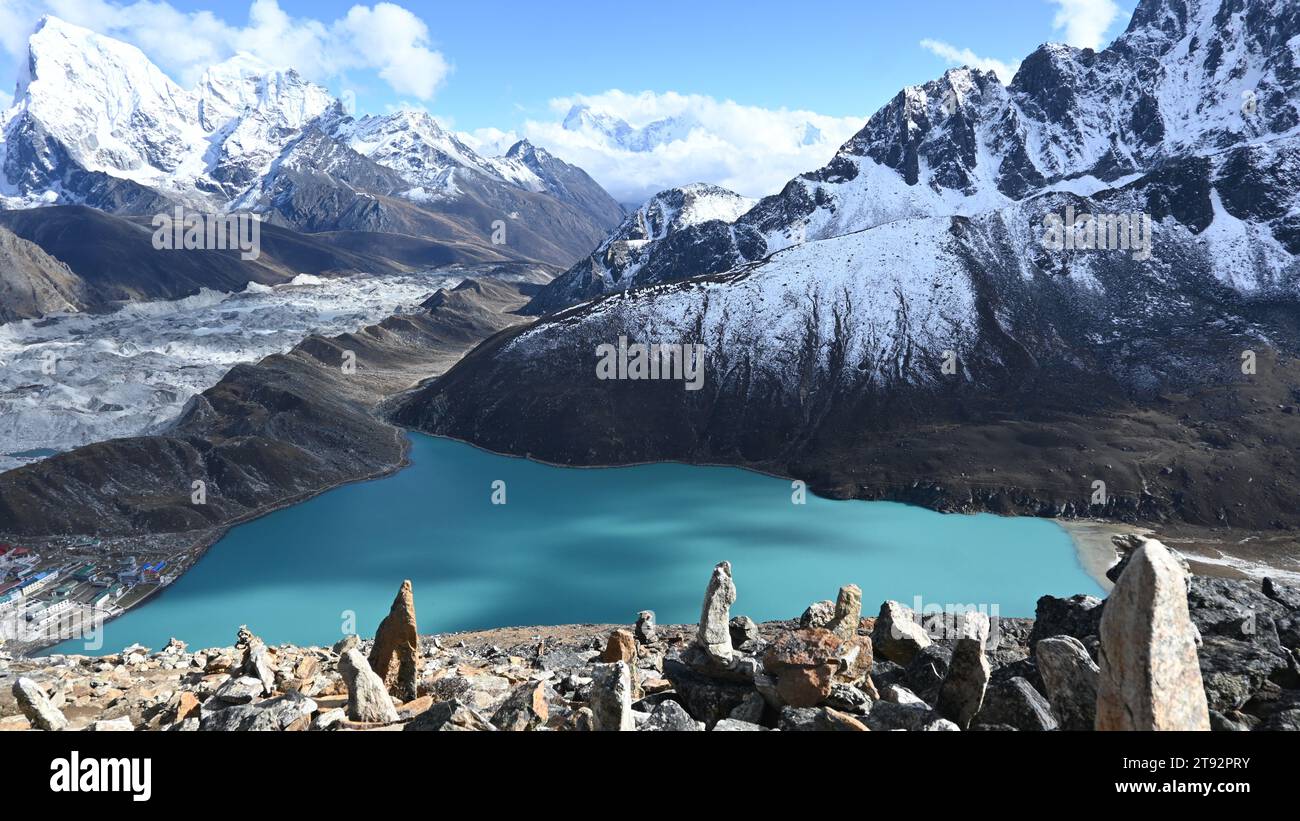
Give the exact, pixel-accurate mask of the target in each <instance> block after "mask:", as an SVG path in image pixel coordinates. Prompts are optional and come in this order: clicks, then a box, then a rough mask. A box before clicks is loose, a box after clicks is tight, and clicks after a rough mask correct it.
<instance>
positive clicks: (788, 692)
mask: <svg viewBox="0 0 1300 821" xmlns="http://www.w3.org/2000/svg"><path fill="white" fill-rule="evenodd" d="M841 643H842V642H841V641H840V639H839V638H838V637H836V636H835V634H834V633H832V632H831V631H829V630H826V629H825V628H821V627H811V628H808V629H801V630H791V631H788V632H785V633H782V634H780V635H779V636H777V637H776V638H775V639H774V640H773V641H772V643H771V644H769V645H768V647H767V651H766V652H765V653H764V655H763V668H764V670H766V671H767V673H768V674H770V675H773V676H775V677H776V689H777V693H778V694H779V696H780V699H781V702H782V704H784V705H787V706H790V707H812V706H815V705H817V704H820V703H821V701H822V700H823V699H824V698H826V696H828V695H830V692H831V685H832V684H833V683H834V677H835V673H836V672H837V671H838V670H839V661H838V655H839V649H840V645H841Z"/></svg>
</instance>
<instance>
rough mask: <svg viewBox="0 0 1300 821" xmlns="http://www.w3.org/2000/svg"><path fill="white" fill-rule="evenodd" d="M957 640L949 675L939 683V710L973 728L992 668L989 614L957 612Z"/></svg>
mask: <svg viewBox="0 0 1300 821" xmlns="http://www.w3.org/2000/svg"><path fill="white" fill-rule="evenodd" d="M957 629H958V635H957V641H956V643H955V644H954V645H953V648H952V661H951V662H950V663H949V665H948V675H947V676H946V677H945V678H944V680H943V684H942V685H940V687H939V701H938V704H937V707H938V710H939V714H940V715H942V716H943V717H944V718H946V719H948V720H949V721H952V722H953V723H955V724H956V725H957V726H958V727H960V728H961V729H963V730H967V729H970V725H971V721H972V720H973V719H974V718H975V715H976V713H978V712H979V711H980V707H982V706H983V705H984V692H985V690H986V689H987V688H988V685H989V675H990V674H991V673H992V672H993V669H992V667H991V666H990V665H989V660H988V657H987V656H986V655H985V654H984V645H985V643H986V642H987V641H988V638H989V617H988V616H986V615H985V614H983V613H980V612H977V611H969V612H965V613H961V614H959V615H958V626H957Z"/></svg>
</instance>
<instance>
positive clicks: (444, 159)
mask: <svg viewBox="0 0 1300 821" xmlns="http://www.w3.org/2000/svg"><path fill="white" fill-rule="evenodd" d="M337 136H339V137H340V138H341V139H343V140H345V141H346V142H347V143H348V145H350V146H351V147H352V149H353V150H354V151H356V152H357V153H358V154H361V155H362V156H364V157H369V158H370V159H372V160H374V161H375V162H377V163H379V164H380V165H382V166H384V167H386V168H391V169H392V170H394V171H396V172H398V173H399V174H402V175H403V176H404V177H406V178H407V179H409V180H410V181H411V182H412V183H413V184H415V185H418V186H431V185H434V184H435V182H436V181H437V180H439V179H440V178H442V177H444V176H445V172H446V171H447V169H449V168H455V167H459V168H469V169H473V170H475V171H478V172H480V173H483V174H487V175H489V176H492V177H495V176H497V173H496V170H495V169H494V168H493V167H492V165H491V164H490V163H489V162H488V161H486V160H485V159H484V158H483V157H480V156H479V155H478V154H477V153H476V152H475V151H474V149H472V148H470V147H469V146H467V145H465V143H463V142H461V141H460V140H459V139H457V138H456V136H455V135H453V134H451V133H450V132H448V131H446V130H445V129H443V127H442V126H440V125H438V122H437V120H435V119H434V118H433V117H432V116H430V115H429V114H428V113H427V112H424V111H416V110H409V109H403V110H401V111H397V112H394V113H393V114H388V115H385V116H375V115H367V116H365V117H362V118H361V119H359V120H356V121H355V122H349V123H346V124H343V125H341V126H340V128H339V130H338V132H337Z"/></svg>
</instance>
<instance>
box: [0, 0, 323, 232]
mask: <svg viewBox="0 0 1300 821" xmlns="http://www.w3.org/2000/svg"><path fill="white" fill-rule="evenodd" d="M17 91H18V93H17V95H16V98H15V104H14V106H13V107H12V108H11V109H10V110H9V111H8V112H6V114H5V117H4V130H3V133H4V165H3V170H4V177H5V180H4V186H3V187H4V193H5V194H6V195H8V197H9V201H8V202H7V203H6V204H7V205H8V206H10V207H23V206H29V205H37V204H53V203H76V204H86V205H91V206H94V207H99V208H104V209H105V210H110V211H118V212H130V213H147V212H149V211H151V210H159V209H158V205H159V201H168V200H170V201H177V202H181V203H186V204H190V205H193V206H195V207H201V208H209V209H211V208H214V207H220V206H221V205H223V204H224V202H225V201H226V200H228V199H229V198H230V196H232V195H233V194H234V193H235V192H237V191H240V190H242V189H243V188H244V187H246V186H247V184H248V183H249V182H250V181H251V180H252V179H254V178H255V177H257V176H258V175H260V174H262V173H265V171H266V169H267V168H268V167H269V166H270V164H271V162H272V161H273V160H274V159H275V158H276V156H277V155H278V154H279V153H280V151H281V150H282V149H283V148H284V146H285V145H286V144H287V143H288V142H289V140H290V139H292V138H293V137H294V136H295V135H296V134H297V133H298V131H299V130H300V129H301V128H302V127H303V126H304V125H306V124H307V123H309V122H311V121H312V120H314V119H315V118H317V117H319V116H320V115H321V114H322V113H324V112H325V111H326V110H327V109H328V108H329V106H330V105H331V104H332V99H331V98H330V96H329V94H328V92H326V91H325V90H324V89H322V88H320V87H318V86H315V85H312V84H311V83H308V82H306V81H305V80H303V79H302V78H301V77H299V76H298V75H297V74H296V73H295V72H293V71H283V72H281V71H276V70H274V69H271V68H270V67H268V66H265V65H262V64H260V63H257V62H256V61H255V60H254V59H253V58H251V57H248V56H247V55H240V56H237V57H235V58H232V59H231V60H229V61H227V62H226V63H223V64H221V65H218V66H214V67H213V68H212V69H210V70H209V71H208V72H207V73H206V74H205V75H204V77H203V79H202V81H201V82H200V84H199V86H198V88H197V89H196V90H193V91H191V90H187V89H183V88H181V87H180V86H178V85H177V84H176V83H174V82H172V81H171V80H170V79H168V78H167V76H166V75H164V74H163V73H162V71H160V70H159V69H158V68H157V67H156V66H154V65H153V63H151V62H150V61H149V59H148V58H147V57H145V55H144V53H143V52H141V51H140V50H139V49H137V48H136V47H134V46H131V45H128V44H126V43H123V42H121V41H118V40H114V39H113V38H111V37H104V36H102V35H99V34H96V33H94V32H92V31H90V30H89V29H84V28H81V27H79V26H74V25H71V24H69V23H66V22H64V21H62V20H60V19H58V18H56V17H45V18H44V19H42V21H41V22H40V24H39V25H38V27H37V29H36V31H35V32H34V33H33V34H32V36H31V38H30V40H29V61H28V63H27V66H26V68H25V73H24V76H23V77H21V78H20V79H19V82H18V87H17ZM141 189H147V191H148V192H152V193H153V194H154V196H150V195H149V194H148V193H146V191H144V190H141ZM121 191H129V192H131V193H130V195H129V196H128V197H127V199H126V200H125V201H124V200H123V198H122V197H123V195H122V194H120V193H118V192H121Z"/></svg>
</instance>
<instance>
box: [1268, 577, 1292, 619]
mask: <svg viewBox="0 0 1300 821" xmlns="http://www.w3.org/2000/svg"><path fill="white" fill-rule="evenodd" d="M1263 590H1264V595H1265V596H1268V597H1269V598H1270V599H1272V600H1273V601H1275V602H1277V603H1278V604H1280V605H1282V606H1283V607H1285V608H1286V609H1287V610H1290V611H1291V612H1295V611H1297V610H1300V590H1297V589H1296V588H1294V587H1291V586H1289V585H1284V584H1282V583H1281V582H1278V581H1276V580H1274V579H1272V578H1265V579H1264V584H1263Z"/></svg>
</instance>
